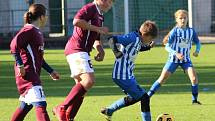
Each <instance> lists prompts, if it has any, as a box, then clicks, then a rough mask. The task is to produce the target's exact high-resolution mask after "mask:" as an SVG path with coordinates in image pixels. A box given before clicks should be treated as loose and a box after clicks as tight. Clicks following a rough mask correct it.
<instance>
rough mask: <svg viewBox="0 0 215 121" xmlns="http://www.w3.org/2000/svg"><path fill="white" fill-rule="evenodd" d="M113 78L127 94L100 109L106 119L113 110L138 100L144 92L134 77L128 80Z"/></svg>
mask: <svg viewBox="0 0 215 121" xmlns="http://www.w3.org/2000/svg"><path fill="white" fill-rule="evenodd" d="M113 80H114V82H115V83H116V84H117V85H118V86H119V87H120V88H121V89H122V90H124V92H125V93H127V94H128V96H126V97H124V98H121V99H119V100H117V101H115V102H114V103H112V104H111V105H110V106H108V107H106V108H102V109H101V113H102V114H105V115H106V116H107V119H110V118H111V116H112V114H113V113H114V112H115V111H117V110H119V109H121V108H123V107H127V106H129V105H132V104H134V103H136V102H138V101H140V99H141V97H142V95H143V93H145V90H143V89H142V88H141V87H140V86H139V85H138V84H137V82H136V80H135V79H128V80H119V79H113Z"/></svg>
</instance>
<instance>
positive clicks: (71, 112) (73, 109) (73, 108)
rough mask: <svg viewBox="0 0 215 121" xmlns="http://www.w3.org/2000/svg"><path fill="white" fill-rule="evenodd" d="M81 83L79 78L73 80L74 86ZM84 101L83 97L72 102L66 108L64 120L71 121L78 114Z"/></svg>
mask: <svg viewBox="0 0 215 121" xmlns="http://www.w3.org/2000/svg"><path fill="white" fill-rule="evenodd" d="M80 81H81V78H75V82H76V84H78V83H79V82H80ZM83 100H84V96H82V97H80V98H79V99H77V100H74V101H73V103H72V104H71V105H70V106H69V107H68V108H67V110H66V119H67V120H68V121H73V120H74V118H75V116H76V114H77V113H78V110H79V108H80V106H81V104H82V102H83Z"/></svg>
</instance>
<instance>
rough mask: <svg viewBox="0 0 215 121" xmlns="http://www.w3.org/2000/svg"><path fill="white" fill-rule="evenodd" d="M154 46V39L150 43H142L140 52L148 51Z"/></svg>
mask: <svg viewBox="0 0 215 121" xmlns="http://www.w3.org/2000/svg"><path fill="white" fill-rule="evenodd" d="M153 46H154V41H152V42H151V43H150V44H147V45H142V46H141V48H140V52H142V51H148V50H150V49H151V48H152V47H153Z"/></svg>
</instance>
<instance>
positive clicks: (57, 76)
mask: <svg viewBox="0 0 215 121" xmlns="http://www.w3.org/2000/svg"><path fill="white" fill-rule="evenodd" d="M50 76H51V78H52V80H59V79H60V75H59V73H58V72H56V71H53V72H52V73H51V74H50Z"/></svg>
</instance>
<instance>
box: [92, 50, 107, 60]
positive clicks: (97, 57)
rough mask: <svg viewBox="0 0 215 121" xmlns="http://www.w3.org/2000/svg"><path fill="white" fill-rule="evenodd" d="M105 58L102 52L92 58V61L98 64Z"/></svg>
mask: <svg viewBox="0 0 215 121" xmlns="http://www.w3.org/2000/svg"><path fill="white" fill-rule="evenodd" d="M104 57H105V53H104V52H99V53H98V54H97V55H96V56H94V59H95V60H96V61H98V62H100V61H103V60H104Z"/></svg>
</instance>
